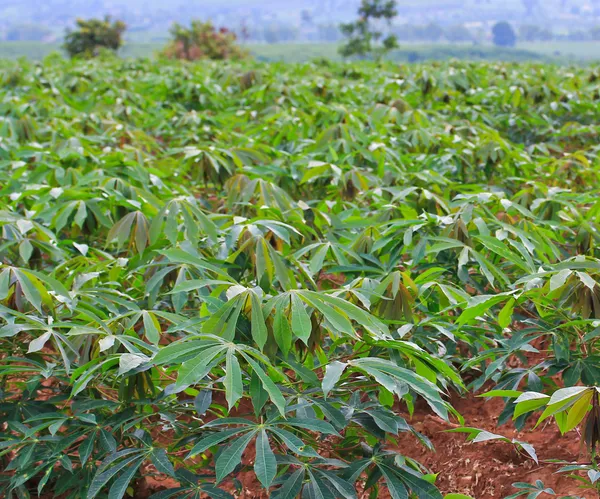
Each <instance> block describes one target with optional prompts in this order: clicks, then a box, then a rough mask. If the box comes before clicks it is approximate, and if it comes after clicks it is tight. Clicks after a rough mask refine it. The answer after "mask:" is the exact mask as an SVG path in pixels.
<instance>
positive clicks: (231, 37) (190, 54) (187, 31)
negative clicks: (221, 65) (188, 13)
mask: <svg viewBox="0 0 600 499" xmlns="http://www.w3.org/2000/svg"><path fill="white" fill-rule="evenodd" d="M170 32H171V41H170V42H169V44H168V45H167V46H166V47H165V49H164V51H163V54H164V55H165V56H166V57H168V58H170V59H187V60H188V61H195V60H197V59H216V60H220V59H242V58H244V57H246V56H247V53H246V51H244V50H243V49H242V48H241V47H240V46H239V45H238V44H237V42H236V40H237V37H236V35H235V33H233V32H232V31H229V30H228V29H227V28H220V29H218V30H217V29H216V28H215V27H214V26H213V24H212V23H211V22H210V21H208V22H203V21H200V20H197V19H195V20H193V21H192V23H191V25H190V27H189V28H187V27H185V26H182V25H181V24H178V23H175V24H174V25H173V26H172V27H171V30H170Z"/></svg>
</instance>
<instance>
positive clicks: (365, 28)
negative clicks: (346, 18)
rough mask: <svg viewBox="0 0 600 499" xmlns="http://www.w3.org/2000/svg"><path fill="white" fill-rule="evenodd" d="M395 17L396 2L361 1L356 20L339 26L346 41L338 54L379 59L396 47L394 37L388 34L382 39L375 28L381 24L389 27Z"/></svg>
mask: <svg viewBox="0 0 600 499" xmlns="http://www.w3.org/2000/svg"><path fill="white" fill-rule="evenodd" d="M397 15H398V11H397V10H396V0H362V1H361V5H360V7H359V9H358V19H357V20H356V21H355V22H353V23H347V24H341V25H340V31H341V32H342V34H343V35H344V36H345V37H346V38H347V39H348V41H347V42H346V44H344V45H343V46H342V47H340V54H342V55H343V56H344V57H350V56H353V55H356V56H359V57H366V56H374V57H375V58H377V59H379V58H381V57H383V56H384V55H385V54H386V53H387V52H389V51H390V50H392V49H394V48H396V47H398V39H397V38H396V36H395V35H393V34H389V35H387V36H386V37H385V38H383V32H382V31H381V30H380V29H378V27H377V25H378V24H380V23H381V22H384V23H387V25H388V27H389V26H390V25H391V22H392V19H394V17H396V16H397Z"/></svg>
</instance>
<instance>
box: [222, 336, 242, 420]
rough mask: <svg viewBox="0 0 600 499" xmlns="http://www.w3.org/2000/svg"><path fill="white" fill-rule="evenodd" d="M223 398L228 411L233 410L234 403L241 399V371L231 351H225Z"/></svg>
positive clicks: (233, 352)
mask: <svg viewBox="0 0 600 499" xmlns="http://www.w3.org/2000/svg"><path fill="white" fill-rule="evenodd" d="M224 385H225V398H226V399H227V404H228V405H229V410H231V409H232V408H233V406H234V405H235V403H236V402H237V401H238V400H239V399H241V398H242V395H243V394H244V387H243V385H242V370H241V369H240V363H239V362H238V360H237V357H236V356H235V351H234V350H233V349H231V348H230V349H228V350H227V356H226V361H225V381H224Z"/></svg>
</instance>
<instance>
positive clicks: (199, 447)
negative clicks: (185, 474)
mask: <svg viewBox="0 0 600 499" xmlns="http://www.w3.org/2000/svg"><path fill="white" fill-rule="evenodd" d="M245 431H248V428H232V429H229V430H220V431H219V432H218V433H211V434H210V435H208V436H206V437H204V438H202V439H201V440H199V441H198V442H197V443H196V445H194V447H192V450H191V451H190V453H189V454H188V455H187V457H186V459H189V458H191V457H194V456H197V455H198V454H201V453H203V452H205V451H206V450H208V449H210V448H211V447H213V446H214V445H217V444H220V443H221V442H224V441H225V440H228V439H229V438H230V437H232V436H233V435H237V434H238V433H243V432H245Z"/></svg>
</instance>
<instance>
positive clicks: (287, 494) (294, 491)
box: [271, 468, 304, 499]
mask: <svg viewBox="0 0 600 499" xmlns="http://www.w3.org/2000/svg"><path fill="white" fill-rule="evenodd" d="M303 480H304V470H303V469H302V468H300V469H299V470H296V471H294V472H293V473H292V474H291V475H290V476H289V477H288V479H287V480H286V481H285V482H283V485H282V486H281V487H279V488H278V489H277V490H275V491H274V492H273V493H272V494H271V497H272V498H273V499H296V498H297V497H298V494H299V493H300V491H301V490H302V482H303Z"/></svg>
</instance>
